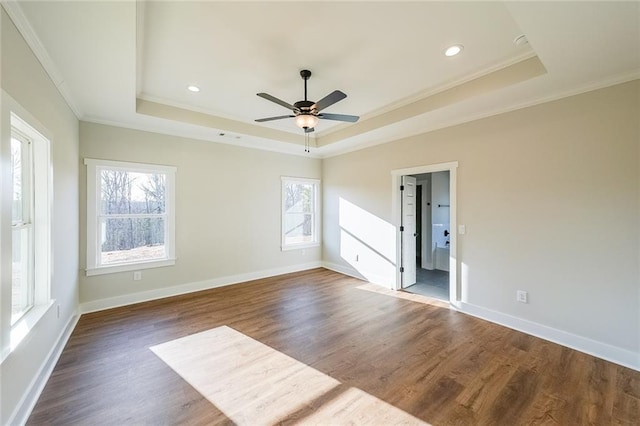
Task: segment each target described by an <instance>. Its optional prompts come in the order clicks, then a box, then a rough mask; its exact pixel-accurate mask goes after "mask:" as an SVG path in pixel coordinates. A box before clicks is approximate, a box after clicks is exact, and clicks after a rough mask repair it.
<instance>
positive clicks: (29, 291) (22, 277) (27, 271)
mask: <svg viewBox="0 0 640 426" xmlns="http://www.w3.org/2000/svg"><path fill="white" fill-rule="evenodd" d="M31 231H32V228H31V227H24V228H18V229H14V230H13V232H12V238H11V239H12V241H11V275H12V277H11V278H12V280H11V322H12V323H13V322H15V320H16V319H18V318H19V317H20V316H21V315H22V314H23V313H24V312H26V311H27V310H28V309H29V308H30V307H31V306H32V305H33V274H32V272H31V271H32V268H31V265H32V261H33V260H32V259H33V258H32V256H31V254H32V253H33V251H32V244H31Z"/></svg>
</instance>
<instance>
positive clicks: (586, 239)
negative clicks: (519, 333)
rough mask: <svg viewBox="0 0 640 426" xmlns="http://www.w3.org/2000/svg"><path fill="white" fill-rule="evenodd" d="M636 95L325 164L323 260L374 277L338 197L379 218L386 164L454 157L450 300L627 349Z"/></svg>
mask: <svg viewBox="0 0 640 426" xmlns="http://www.w3.org/2000/svg"><path fill="white" fill-rule="evenodd" d="M639 100H640V82H639V81H637V80H636V81H633V82H630V83H626V84H622V85H618V86H614V87H610V88H607V89H602V90H598V91H594V92H590V93H587V94H583V95H579V96H575V97H570V98H565V99H562V100H559V101H555V102H551V103H547V104H543V105H539V106H535V107H531V108H526V109H523V110H519V111H515V112H511V113H507V114H502V115H499V116H495V117H491V118H487V119H483V120H479V121H475V122H471V123H467V124H463V125H459V126H455V127H452V128H448V129H443V130H439V131H435V132H432V133H428V134H424V135H420V136H415V137H411V138H407V139H403V140H399V141H396V142H394V143H391V144H385V145H380V146H376V147H372V148H368V149H365V150H361V151H357V152H353V153H348V154H345V155H340V156H336V157H333V158H328V159H325V160H324V161H323V184H324V241H323V243H324V246H323V260H324V261H325V262H328V263H329V264H333V265H337V266H338V267H339V268H342V269H343V270H350V271H351V272H353V273H354V274H356V275H359V276H364V277H366V276H367V275H368V274H375V273H376V271H375V270H373V269H375V268H376V266H377V265H376V264H370V265H367V264H363V263H361V264H360V265H359V266H358V268H353V267H352V266H351V265H352V264H353V262H352V261H351V259H350V258H349V257H350V256H351V255H350V254H349V253H348V252H347V253H345V250H344V246H345V244H352V242H349V241H346V240H343V239H342V237H343V236H344V235H345V233H344V232H343V230H342V229H341V220H340V219H341V212H340V208H341V205H342V206H344V205H345V203H344V201H345V200H346V201H347V202H348V203H350V204H349V205H351V204H353V205H355V206H357V208H358V209H361V212H364V213H362V215H363V216H367V215H372V216H374V217H377V218H378V219H379V221H380V222H381V223H382V224H387V225H388V226H391V221H392V201H391V200H392V184H391V182H392V180H391V171H392V170H396V169H403V168H409V167H417V166H423V165H430V164H438V163H445V162H450V161H458V162H459V167H458V176H457V182H458V186H457V197H458V217H457V220H458V224H464V225H466V227H467V233H466V235H459V236H458V260H459V265H460V266H459V268H460V270H459V274H458V279H459V280H460V282H459V286H460V288H461V290H462V295H461V297H462V301H463V302H465V303H468V304H470V305H474V306H478V307H481V308H483V309H486V310H490V311H494V312H498V313H501V314H506V315H510V316H513V317H516V318H520V319H525V320H529V321H532V322H535V323H537V324H542V325H545V326H548V327H551V328H554V329H557V330H561V331H564V332H568V333H572V334H575V335H578V336H582V337H586V338H588V339H593V340H595V341H597V342H600V343H604V344H608V345H612V346H614V347H617V348H622V349H624V350H627V351H633V352H635V353H638V352H639V349H640V318H639V315H640V314H639V313H640V284H639V277H640V271H639V263H640V262H639V259H640V250H639V237H640V224H639V218H640V206H639V204H640V202H639V193H640V184H639V182H640V180H639V163H640V153H639V148H638V146H639V143H640V134H639V133H640V131H639V126H638V117H640V107H639ZM341 200H342V202H341ZM350 210H353V208H351V209H350ZM379 228H380V231H384V229H385V226H383V225H380V226H379ZM370 234H371V235H369V236H364V237H361V238H365V239H366V238H367V237H371V238H374V237H375V234H379V232H377V230H376V229H372V230H371V233H370ZM387 235H390V237H389V238H387V240H386V244H383V245H382V246H377V249H376V250H377V252H382V251H384V250H385V247H390V246H393V247H395V233H392V234H387ZM365 243H366V241H365ZM378 263H380V262H378ZM367 268H369V269H367ZM518 289H522V290H527V291H528V292H529V297H530V303H529V304H518V303H516V299H515V295H516V290H518Z"/></svg>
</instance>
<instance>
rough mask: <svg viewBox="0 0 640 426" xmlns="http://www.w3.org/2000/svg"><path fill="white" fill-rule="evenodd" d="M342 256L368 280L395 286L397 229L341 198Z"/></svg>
mask: <svg viewBox="0 0 640 426" xmlns="http://www.w3.org/2000/svg"><path fill="white" fill-rule="evenodd" d="M339 224H340V256H341V257H342V259H344V260H345V261H346V262H347V263H348V264H349V265H351V267H353V268H354V269H355V270H356V271H358V273H359V274H361V275H362V276H363V277H364V278H365V279H366V280H367V281H369V282H372V283H375V284H382V285H385V286H391V285H393V283H394V281H395V275H396V228H395V226H393V225H392V224H390V223H388V222H386V221H384V220H382V219H380V218H379V217H377V216H375V215H373V214H371V213H369V212H368V211H366V210H364V209H362V208H360V207H358V206H356V205H355V204H353V203H351V202H349V201H347V200H345V199H344V198H342V197H341V198H340V204H339Z"/></svg>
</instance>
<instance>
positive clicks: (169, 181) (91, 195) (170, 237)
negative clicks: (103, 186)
mask: <svg viewBox="0 0 640 426" xmlns="http://www.w3.org/2000/svg"><path fill="white" fill-rule="evenodd" d="M84 164H85V165H86V166H87V218H86V219H87V237H86V238H87V248H86V250H87V253H86V265H85V266H86V269H85V271H86V274H87V276H92V275H101V274H110V273H116V272H125V271H135V270H139V269H149V268H158V267H166V266H173V265H175V260H176V252H175V250H176V249H175V247H176V235H175V192H176V183H175V182H176V171H177V167H175V166H168V165H158V164H145V163H132V162H126V161H113V160H101V159H92V158H85V159H84ZM104 169H108V170H123V171H131V172H138V173H149V172H155V173H162V174H164V175H165V176H166V180H165V195H166V200H165V212H164V213H163V214H162V216H163V217H164V219H165V220H164V223H165V230H164V231H165V234H164V244H165V254H166V257H164V258H162V259H148V260H144V261H141V262H126V263H121V264H117V265H101V264H100V258H99V257H98V256H99V254H100V253H101V250H100V246H99V241H100V238H99V236H98V233H99V223H100V218H101V217H105V216H104V215H101V214H99V213H98V209H99V207H98V205H99V197H100V195H99V194H100V182H101V181H100V179H99V178H98V175H99V173H100V171H101V170H104ZM117 216H120V215H116V216H115V217H116V218H117ZM144 216H145V215H141V217H144Z"/></svg>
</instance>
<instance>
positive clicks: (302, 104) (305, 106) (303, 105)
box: [293, 101, 315, 115]
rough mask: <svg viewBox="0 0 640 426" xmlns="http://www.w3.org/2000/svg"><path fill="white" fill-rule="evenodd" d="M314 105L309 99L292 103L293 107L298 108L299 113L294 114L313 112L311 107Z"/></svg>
mask: <svg viewBox="0 0 640 426" xmlns="http://www.w3.org/2000/svg"><path fill="white" fill-rule="evenodd" d="M314 105H315V102H311V101H298V102H296V103H295V104H293V106H294V107H296V108H298V109H299V110H300V112H299V113H296V115H298V114H313V113H314V111H313V109H312V107H313V106H314Z"/></svg>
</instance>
